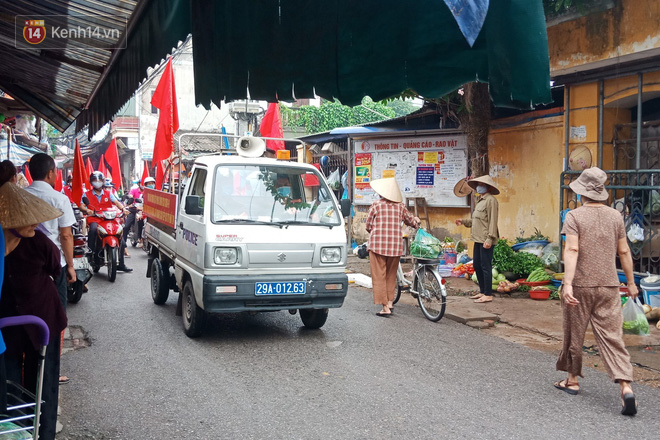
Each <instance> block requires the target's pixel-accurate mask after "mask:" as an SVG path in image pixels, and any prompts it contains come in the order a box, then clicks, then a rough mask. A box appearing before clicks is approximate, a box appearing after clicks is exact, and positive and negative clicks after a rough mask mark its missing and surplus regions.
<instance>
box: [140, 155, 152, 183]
mask: <svg viewBox="0 0 660 440" xmlns="http://www.w3.org/2000/svg"><path fill="white" fill-rule="evenodd" d="M147 177H150V176H149V165H148V164H147V161H146V160H145V161H144V169H143V170H142V179H140V185H142V186H144V179H146V178H147Z"/></svg>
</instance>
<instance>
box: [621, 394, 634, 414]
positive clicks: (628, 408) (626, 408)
mask: <svg viewBox="0 0 660 440" xmlns="http://www.w3.org/2000/svg"><path fill="white" fill-rule="evenodd" d="M621 414H623V415H624V416H634V415H635V414H637V401H636V400H635V394H634V393H626V394H624V395H623V396H622V399H621Z"/></svg>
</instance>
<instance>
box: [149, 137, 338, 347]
mask: <svg viewBox="0 0 660 440" xmlns="http://www.w3.org/2000/svg"><path fill="white" fill-rule="evenodd" d="M263 150H264V142H263V140H261V139H259V138H252V137H243V138H240V139H239V140H238V143H237V147H236V153H238V154H233V155H209V156H204V157H200V158H197V159H196V160H195V163H194V165H193V167H192V174H191V176H190V178H189V180H188V182H187V183H186V185H185V188H184V189H183V191H182V193H181V200H177V198H176V197H175V196H174V195H172V194H167V193H163V192H161V191H156V190H148V189H147V190H145V194H144V211H145V214H146V215H147V222H146V224H145V231H146V237H147V244H146V245H147V246H149V248H148V249H149V265H148V270H147V277H150V278H151V294H152V298H153V301H154V303H156V304H164V303H165V302H166V301H167V299H168V296H169V292H170V290H174V291H177V292H179V298H178V304H177V308H176V313H177V315H181V316H182V317H183V328H184V331H185V333H186V335H188V336H189V337H197V336H199V335H201V333H202V331H203V328H204V324H205V318H206V316H207V314H209V313H234V312H250V313H254V312H271V311H278V310H288V311H289V313H291V314H296V313H300V317H301V319H302V322H303V324H304V325H305V327H307V328H314V329H316V328H320V327H322V326H323V325H324V324H325V322H326V319H327V317H328V309H330V308H336V307H341V306H342V304H343V302H344V298H345V297H346V292H347V289H348V278H347V276H346V273H345V267H346V255H347V254H346V252H347V239H346V232H345V228H344V214H346V215H348V211H349V209H350V202H349V201H348V200H343V201H342V209H340V206H339V203H338V202H337V199H336V197H335V195H334V194H333V192H332V191H331V190H330V188H329V187H328V184H327V182H326V180H325V178H324V177H323V175H322V174H321V173H320V172H319V171H318V170H317V169H316V168H315V167H314V166H312V165H310V164H305V163H299V162H291V161H285V160H278V159H273V158H264V157H254V156H261V152H262V151H263ZM255 151H256V153H255ZM249 156H252V157H249ZM173 197H174V198H173ZM168 205H170V206H168ZM168 210H169V211H168Z"/></svg>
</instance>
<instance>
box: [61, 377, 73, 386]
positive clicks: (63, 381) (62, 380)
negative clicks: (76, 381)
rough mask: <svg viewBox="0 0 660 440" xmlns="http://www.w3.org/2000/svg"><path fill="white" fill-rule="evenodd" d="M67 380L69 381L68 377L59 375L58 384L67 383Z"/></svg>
mask: <svg viewBox="0 0 660 440" xmlns="http://www.w3.org/2000/svg"><path fill="white" fill-rule="evenodd" d="M69 381H71V379H70V378H68V377H66V376H60V385H64V384H65V383H69Z"/></svg>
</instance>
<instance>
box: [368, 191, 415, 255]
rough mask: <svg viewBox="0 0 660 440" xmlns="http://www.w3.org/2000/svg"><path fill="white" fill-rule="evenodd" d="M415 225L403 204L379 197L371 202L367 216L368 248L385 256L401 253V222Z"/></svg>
mask: <svg viewBox="0 0 660 440" xmlns="http://www.w3.org/2000/svg"><path fill="white" fill-rule="evenodd" d="M402 221H403V222H404V223H405V224H407V225H408V226H412V227H415V226H417V223H415V217H414V216H413V215H412V214H411V213H410V212H409V211H408V210H407V209H406V207H405V206H403V203H394V202H392V201H390V200H387V199H380V200H378V201H376V202H374V203H372V204H371V206H370V207H369V214H368V216H367V232H370V233H371V235H370V236H369V246H368V247H369V250H370V251H372V252H375V253H377V254H379V255H384V256H386V257H399V256H401V255H403V240H402V238H401V235H402V233H401V222H402Z"/></svg>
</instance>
